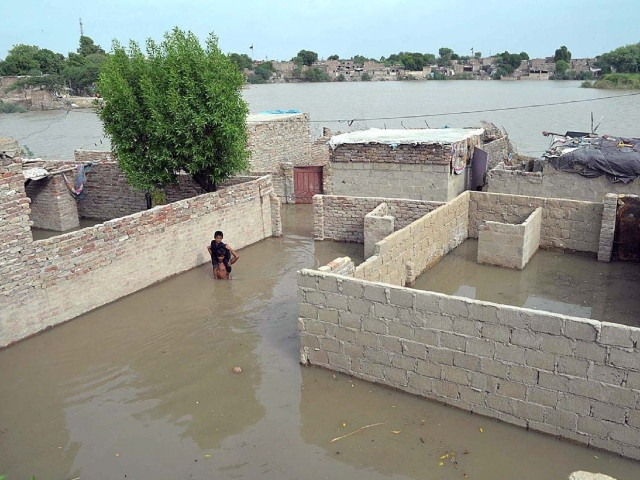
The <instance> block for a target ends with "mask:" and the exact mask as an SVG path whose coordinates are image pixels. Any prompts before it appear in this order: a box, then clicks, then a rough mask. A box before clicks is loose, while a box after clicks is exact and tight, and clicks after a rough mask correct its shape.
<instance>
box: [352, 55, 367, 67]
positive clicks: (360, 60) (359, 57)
mask: <svg viewBox="0 0 640 480" xmlns="http://www.w3.org/2000/svg"><path fill="white" fill-rule="evenodd" d="M352 60H353V63H355V64H357V65H364V62H366V61H367V60H368V58H367V57H365V56H363V55H354V56H353V58H352Z"/></svg>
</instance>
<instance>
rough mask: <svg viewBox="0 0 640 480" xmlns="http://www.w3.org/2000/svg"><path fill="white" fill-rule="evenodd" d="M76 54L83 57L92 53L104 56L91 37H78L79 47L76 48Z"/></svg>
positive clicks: (103, 52)
mask: <svg viewBox="0 0 640 480" xmlns="http://www.w3.org/2000/svg"><path fill="white" fill-rule="evenodd" d="M78 53H79V54H80V55H82V56H83V57H87V56H89V55H92V54H94V53H99V54H101V55H104V54H105V51H104V50H103V49H102V48H101V47H100V46H99V45H96V44H94V43H93V39H91V37H87V36H85V35H82V36H81V37H80V46H79V47H78Z"/></svg>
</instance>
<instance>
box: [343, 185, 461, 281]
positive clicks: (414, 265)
mask: <svg viewBox="0 0 640 480" xmlns="http://www.w3.org/2000/svg"><path fill="white" fill-rule="evenodd" d="M468 230H469V192H465V193H463V194H462V195H460V196H459V197H457V198H456V199H455V200H453V201H451V202H449V203H447V204H445V205H442V206H441V207H438V208H436V209H435V210H433V211H431V212H429V213H427V214H426V215H424V216H422V217H421V218H419V219H418V220H416V221H414V222H412V223H411V224H409V225H407V226H406V227H404V228H402V229H400V230H397V231H396V232H394V233H392V234H391V235H389V236H388V237H387V238H385V239H384V240H382V241H380V242H378V243H377V244H376V245H375V249H374V252H373V256H372V257H370V258H368V259H367V260H366V261H365V262H363V263H361V264H360V265H358V267H357V268H356V271H355V273H354V276H355V277H356V278H362V279H367V280H371V281H375V282H384V283H390V284H393V285H401V286H402V285H405V283H406V282H407V280H408V279H407V277H410V278H409V281H411V280H412V279H413V278H415V277H417V276H419V275H420V274H421V273H422V272H424V271H425V270H426V269H427V268H428V266H429V265H431V264H433V263H435V262H437V261H438V260H439V259H440V258H442V257H443V256H444V255H446V254H447V253H448V252H450V251H451V250H453V249H454V248H455V247H457V246H458V245H460V244H461V243H462V242H464V241H465V240H466V239H467V237H468ZM408 270H410V272H409V271H408Z"/></svg>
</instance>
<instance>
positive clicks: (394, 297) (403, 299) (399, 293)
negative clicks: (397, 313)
mask: <svg viewBox="0 0 640 480" xmlns="http://www.w3.org/2000/svg"><path fill="white" fill-rule="evenodd" d="M414 297H415V293H413V292H412V291H410V290H400V289H397V288H393V289H391V293H390V297H389V298H390V302H391V303H392V304H393V305H398V306H401V307H409V308H411V307H413V299H414Z"/></svg>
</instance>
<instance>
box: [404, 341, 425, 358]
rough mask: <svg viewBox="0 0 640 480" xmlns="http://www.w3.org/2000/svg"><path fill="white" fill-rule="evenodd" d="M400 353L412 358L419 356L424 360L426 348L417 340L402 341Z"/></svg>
mask: <svg viewBox="0 0 640 480" xmlns="http://www.w3.org/2000/svg"><path fill="white" fill-rule="evenodd" d="M402 353H403V354H405V355H407V356H409V357H413V358H420V359H422V360H425V359H426V358H427V356H428V355H427V348H426V347H425V346H424V345H423V344H421V343H417V342H412V341H410V340H403V341H402Z"/></svg>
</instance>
